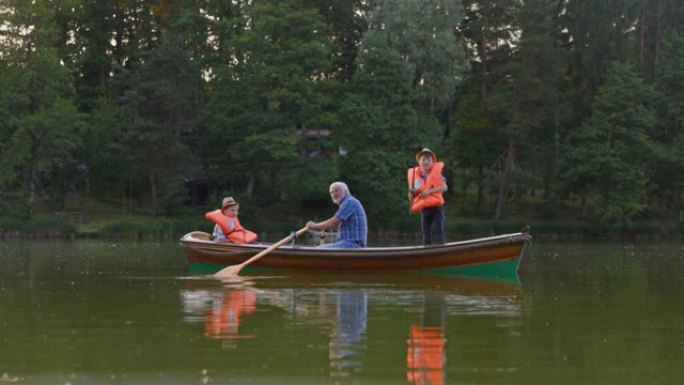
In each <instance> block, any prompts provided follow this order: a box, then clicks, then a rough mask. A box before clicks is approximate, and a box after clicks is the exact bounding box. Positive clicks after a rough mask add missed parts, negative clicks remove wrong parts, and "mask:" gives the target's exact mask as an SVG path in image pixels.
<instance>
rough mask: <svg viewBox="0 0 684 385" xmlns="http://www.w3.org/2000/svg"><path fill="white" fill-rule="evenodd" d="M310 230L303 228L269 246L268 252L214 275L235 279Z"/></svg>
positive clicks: (225, 268)
mask: <svg viewBox="0 0 684 385" xmlns="http://www.w3.org/2000/svg"><path fill="white" fill-rule="evenodd" d="M308 230H309V228H308V227H302V228H301V229H299V230H298V231H297V233H296V234H290V235H288V236H287V237H285V238H283V239H281V240H279V241H278V242H276V243H274V244H272V245H271V246H269V247H268V248H267V249H266V250H262V251H261V252H260V253H259V254H257V255H255V256H253V257H252V258H250V259H248V260H246V261H244V262H242V263H241V264H239V265H230V266H227V267H224V268H223V269H221V270H219V271H218V272H216V273H215V274H214V277H217V278H222V277H234V276H236V275H238V274H239V273H240V270H242V268H243V267H245V266H247V265H249V264H250V263H252V262H254V261H256V260H257V259H259V258H261V257H263V256H264V255H266V254H268V253H270V252H271V251H273V250H275V249H277V248H279V247H280V246H282V245H284V244H286V243H287V242H290V241H291V240H292V238H293V237H294V236H297V237H298V236H300V235H302V234H304V233H305V232H307V231H308Z"/></svg>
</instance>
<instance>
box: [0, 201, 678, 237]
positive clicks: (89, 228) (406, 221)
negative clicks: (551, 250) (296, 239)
mask: <svg viewBox="0 0 684 385" xmlns="http://www.w3.org/2000/svg"><path fill="white" fill-rule="evenodd" d="M244 206H245V207H241V210H240V211H241V213H240V214H241V215H240V218H241V219H242V222H243V224H244V225H245V227H247V228H250V229H253V230H255V231H257V232H259V233H260V234H261V235H262V237H261V238H262V239H265V240H271V239H273V238H278V239H279V238H280V237H281V236H282V235H284V234H288V233H289V232H290V231H293V230H296V229H298V228H300V227H302V226H303V225H304V223H306V221H307V220H309V219H314V220H323V219H325V218H327V217H328V216H329V215H331V214H332V213H333V211H331V210H332V209H333V207H332V206H331V207H330V208H328V207H325V208H315V209H314V208H312V209H311V211H310V212H306V211H303V212H299V213H298V214H297V216H293V215H292V214H288V212H287V211H285V210H279V209H278V208H269V209H260V208H258V207H251V206H249V204H246V205H244ZM207 210H209V208H202V207H183V208H182V210H180V211H178V212H176V213H175V214H174V215H173V216H153V215H151V214H149V213H145V212H136V213H134V214H122V212H124V211H125V208H123V207H121V205H120V204H117V203H116V202H110V203H107V202H97V201H92V200H88V199H83V198H75V199H71V200H69V201H67V202H66V205H65V206H64V207H63V208H62V209H61V210H60V211H54V209H53V208H52V207H51V206H50V205H48V204H45V205H44V206H42V207H41V206H40V205H39V206H38V207H37V208H36V213H35V214H34V215H33V216H32V217H31V219H27V218H23V219H20V218H11V217H10V218H0V236H3V237H4V239H11V238H86V237H87V238H102V239H126V240H175V239H178V238H180V237H181V236H182V235H183V234H186V233H188V232H191V231H196V230H199V231H206V232H210V231H211V229H212V227H213V224H211V223H209V222H208V221H206V220H205V219H204V212H205V211H207ZM446 212H447V219H446V228H445V231H446V233H447V239H448V240H457V239H464V238H472V237H480V236H488V235H494V234H502V233H511V232H517V231H520V230H521V229H522V228H523V227H524V226H525V225H530V226H531V229H532V230H531V231H532V234H533V235H534V236H535V238H537V239H551V240H554V239H577V240H583V239H654V240H656V239H681V238H682V237H683V236H684V226H683V225H682V224H680V223H676V222H675V223H670V222H635V223H632V224H630V225H612V226H609V225H600V224H597V223H586V222H581V221H577V220H562V219H553V220H551V219H547V220H540V219H534V218H533V217H531V218H527V219H506V220H500V221H494V220H487V219H482V218H475V217H468V216H467V215H464V212H463V210H459V209H458V207H447V210H446ZM530 212H532V210H531V208H530V207H527V210H524V212H519V213H518V217H519V218H524V217H525V216H526V215H525V213H530ZM274 218H279V219H280V221H274V220H272V219H274ZM369 236H370V238H371V239H380V240H395V241H396V242H395V243H397V244H401V243H406V244H413V243H415V242H416V240H419V239H420V216H419V215H412V216H410V217H404V218H401V219H400V220H398V221H394V222H391V224H390V225H385V226H380V225H378V224H374V223H372V222H371V223H369Z"/></svg>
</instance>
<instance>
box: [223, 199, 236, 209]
mask: <svg viewBox="0 0 684 385" xmlns="http://www.w3.org/2000/svg"><path fill="white" fill-rule="evenodd" d="M235 205H239V203H237V202H236V201H235V199H233V197H225V198H223V202H222V203H221V210H223V209H225V208H226V207H229V206H235Z"/></svg>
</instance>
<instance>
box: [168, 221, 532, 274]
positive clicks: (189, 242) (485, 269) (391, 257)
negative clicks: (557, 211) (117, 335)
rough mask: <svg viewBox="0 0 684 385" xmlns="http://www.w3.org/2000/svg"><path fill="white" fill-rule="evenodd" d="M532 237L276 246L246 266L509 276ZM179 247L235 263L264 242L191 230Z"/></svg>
mask: <svg viewBox="0 0 684 385" xmlns="http://www.w3.org/2000/svg"><path fill="white" fill-rule="evenodd" d="M531 240H532V236H531V235H530V234H529V228H528V227H527V226H526V227H525V228H524V229H523V230H522V231H520V232H518V233H511V234H502V235H496V236H492V237H486V238H477V239H470V240H465V241H459V242H451V243H447V244H444V245H430V246H401V247H366V248H359V249H321V248H316V247H312V246H298V245H287V246H281V247H279V248H277V249H275V250H273V251H272V252H270V253H269V254H267V255H266V256H264V257H263V258H261V259H259V260H257V261H255V262H254V263H253V264H252V265H250V267H255V268H275V269H296V270H328V271H356V272H360V271H429V272H440V273H448V274H463V275H484V276H493V277H498V276H501V277H510V276H511V275H515V274H516V273H517V271H518V266H519V264H520V260H521V259H522V256H523V253H524V251H525V246H526V245H527V244H528V243H529V242H530V241H531ZM180 245H181V246H182V247H183V248H184V249H185V252H186V254H187V257H188V261H189V262H191V263H202V264H210V265H219V266H226V265H236V264H240V263H242V262H244V261H245V260H247V259H248V258H250V257H251V256H253V255H255V254H257V253H259V252H260V251H263V250H264V249H266V248H267V247H268V246H269V245H268V244H236V243H224V242H215V241H212V240H210V239H209V234H207V233H205V232H201V231H194V232H191V233H188V234H186V235H184V236H183V237H182V238H181V240H180Z"/></svg>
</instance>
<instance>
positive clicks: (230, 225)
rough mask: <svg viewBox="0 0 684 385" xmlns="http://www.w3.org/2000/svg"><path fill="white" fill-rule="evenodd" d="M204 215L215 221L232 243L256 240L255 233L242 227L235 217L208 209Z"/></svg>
mask: <svg viewBox="0 0 684 385" xmlns="http://www.w3.org/2000/svg"><path fill="white" fill-rule="evenodd" d="M204 217H205V218H207V219H208V220H210V221H212V222H214V223H216V224H217V225H218V226H219V227H220V228H221V230H222V231H223V234H226V238H227V239H228V240H229V241H231V242H233V243H252V242H254V241H256V240H257V235H256V234H255V233H254V232H252V231H249V230H247V229H245V228H244V227H242V225H240V221H239V220H238V218H237V217H228V216H226V215H224V214H223V212H221V210H214V211H210V212H208V213H206V214H204Z"/></svg>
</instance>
